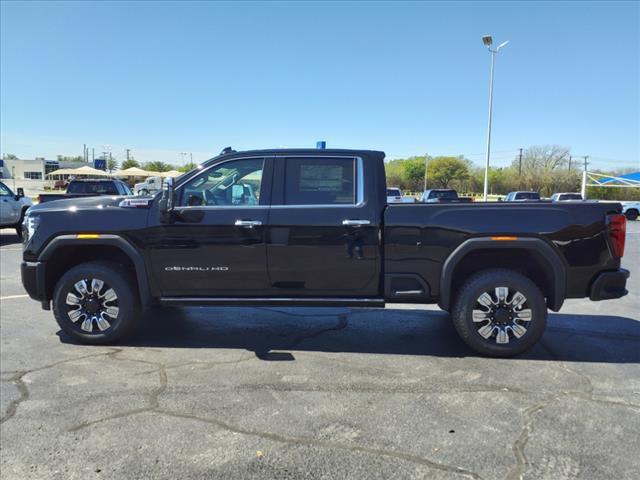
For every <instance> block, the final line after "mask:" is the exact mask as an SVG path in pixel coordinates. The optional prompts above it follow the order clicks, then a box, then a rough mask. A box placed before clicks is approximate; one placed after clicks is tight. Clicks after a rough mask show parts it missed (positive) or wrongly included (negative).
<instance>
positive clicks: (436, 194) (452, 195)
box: [429, 190, 458, 200]
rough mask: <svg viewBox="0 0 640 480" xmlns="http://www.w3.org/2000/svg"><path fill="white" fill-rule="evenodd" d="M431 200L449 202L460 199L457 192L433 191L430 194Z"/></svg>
mask: <svg viewBox="0 0 640 480" xmlns="http://www.w3.org/2000/svg"><path fill="white" fill-rule="evenodd" d="M429 198H444V199H447V200H455V199H457V198H458V193H457V192H456V191H455V190H432V191H431V193H430V194H429Z"/></svg>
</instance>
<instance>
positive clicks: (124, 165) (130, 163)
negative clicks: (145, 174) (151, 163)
mask: <svg viewBox="0 0 640 480" xmlns="http://www.w3.org/2000/svg"><path fill="white" fill-rule="evenodd" d="M131 167H136V168H140V164H139V163H138V161H137V160H136V159H135V158H133V157H131V156H130V157H129V159H128V160H125V161H124V162H122V169H123V170H126V169H127V168H131Z"/></svg>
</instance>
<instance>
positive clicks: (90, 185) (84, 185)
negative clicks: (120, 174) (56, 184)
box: [67, 180, 119, 195]
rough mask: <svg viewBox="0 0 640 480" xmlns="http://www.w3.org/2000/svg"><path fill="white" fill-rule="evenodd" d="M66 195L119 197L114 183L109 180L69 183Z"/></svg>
mask: <svg viewBox="0 0 640 480" xmlns="http://www.w3.org/2000/svg"><path fill="white" fill-rule="evenodd" d="M67 193H74V194H82V193H87V194H98V195H119V192H118V189H117V188H116V185H115V183H114V182H112V181H109V180H96V181H95V182H71V183H70V184H69V186H68V187H67Z"/></svg>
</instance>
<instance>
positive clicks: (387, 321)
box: [120, 308, 640, 363]
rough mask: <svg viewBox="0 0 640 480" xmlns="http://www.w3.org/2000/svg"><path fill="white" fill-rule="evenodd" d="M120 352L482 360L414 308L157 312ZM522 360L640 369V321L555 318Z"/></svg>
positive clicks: (434, 315)
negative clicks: (300, 353)
mask: <svg viewBox="0 0 640 480" xmlns="http://www.w3.org/2000/svg"><path fill="white" fill-rule="evenodd" d="M120 346H131V347H168V348H212V349H213V348H216V349H218V348H230V349H244V350H247V351H251V352H254V353H255V355H256V356H257V357H258V358H260V359H262V360H265V361H287V360H289V361H291V360H295V352H296V351H317V352H350V353H374V354H390V355H425V356H438V357H467V356H477V355H476V354H475V353H474V352H472V351H471V350H470V349H469V348H468V347H467V346H466V345H465V344H464V343H462V341H461V340H460V339H459V337H458V335H457V333H456V331H455V329H454V327H453V325H452V323H451V321H450V319H449V316H448V314H447V313H446V312H442V311H437V310H436V311H433V310H419V309H411V308H408V309H404V308H403V309H393V308H387V309H380V310H377V309H373V310H359V309H346V308H342V309H337V308H326V309H321V308H314V309H296V308H172V309H153V310H149V311H147V312H146V313H145V314H144V316H143V318H142V319H141V324H140V325H139V328H138V329H137V331H136V333H135V334H134V335H133V336H132V337H130V338H129V339H127V340H126V341H124V342H122V343H120ZM519 358H521V359H528V360H553V361H576V362H606V363H640V321H637V320H633V319H631V318H625V317H619V316H603V315H570V314H551V315H550V316H549V323H548V325H547V330H546V332H545V335H544V337H543V339H542V341H541V342H539V343H538V344H537V345H536V346H535V347H534V348H533V349H532V350H530V351H529V352H527V353H525V354H524V355H521V356H520V357H519Z"/></svg>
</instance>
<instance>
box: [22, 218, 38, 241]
mask: <svg viewBox="0 0 640 480" xmlns="http://www.w3.org/2000/svg"><path fill="white" fill-rule="evenodd" d="M39 226H40V217H32V216H30V215H29V214H28V213H27V215H26V216H25V217H24V221H23V222H22V235H23V237H24V243H27V242H28V241H29V239H30V238H31V237H33V235H34V234H35V233H36V230H37V229H38V227H39Z"/></svg>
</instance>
